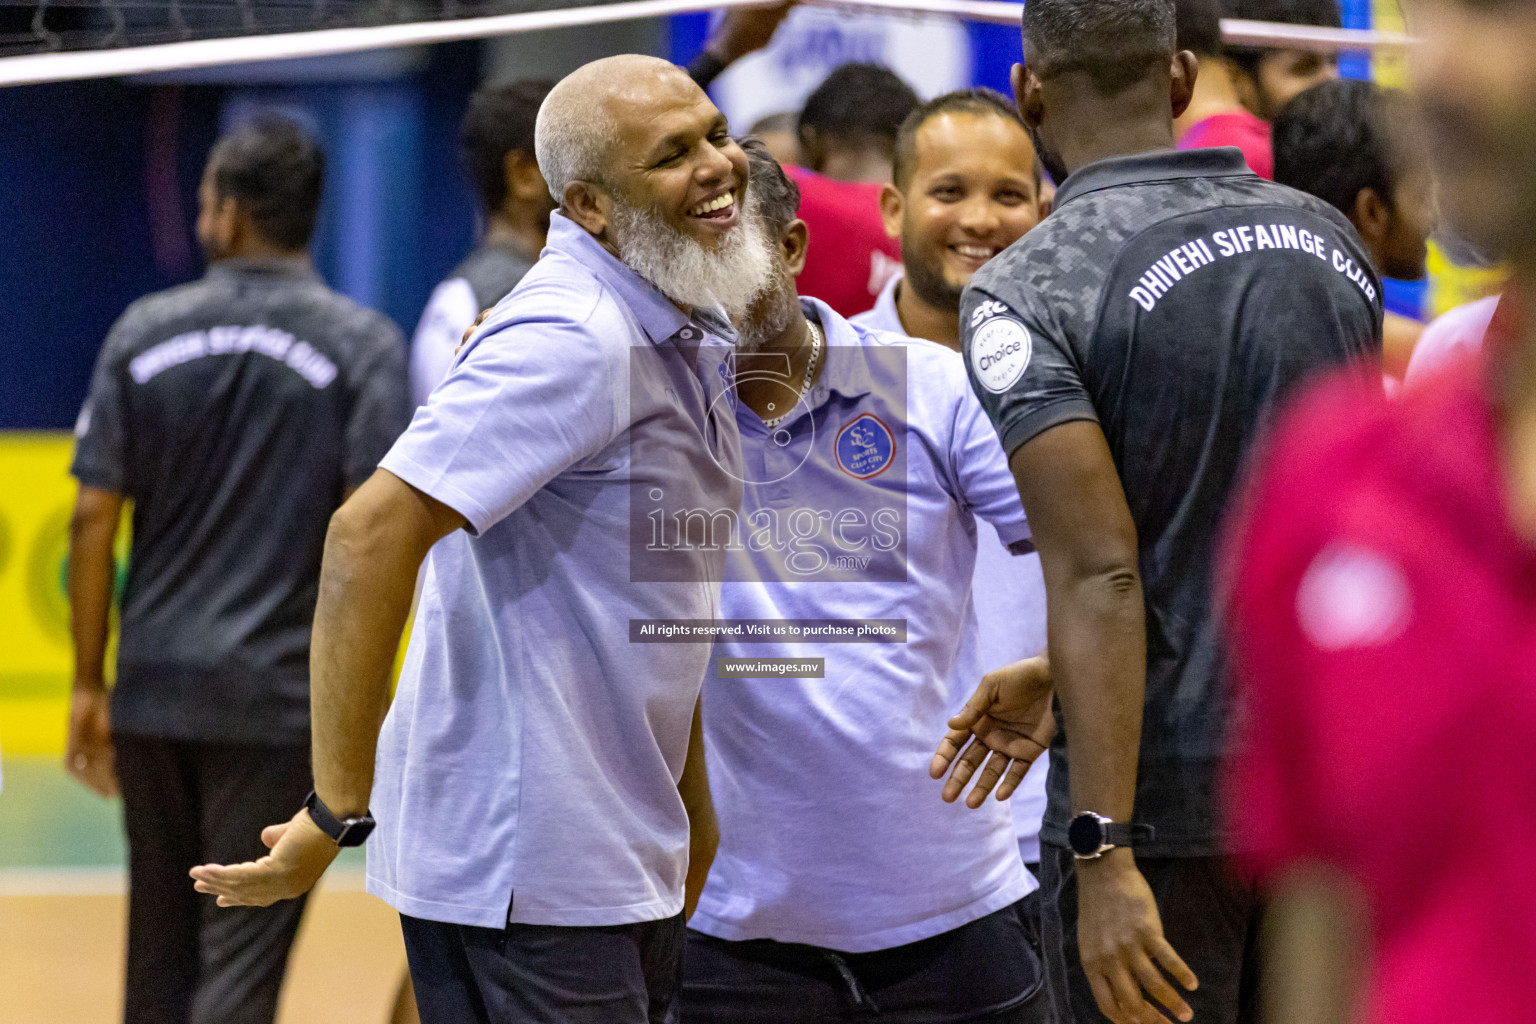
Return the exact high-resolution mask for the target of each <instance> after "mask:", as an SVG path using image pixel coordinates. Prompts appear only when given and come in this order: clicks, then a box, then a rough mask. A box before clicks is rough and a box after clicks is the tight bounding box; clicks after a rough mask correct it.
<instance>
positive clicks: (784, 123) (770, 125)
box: [747, 111, 802, 167]
mask: <svg viewBox="0 0 1536 1024" xmlns="http://www.w3.org/2000/svg"><path fill="white" fill-rule="evenodd" d="M799 123H800V115H799V114H796V113H794V112H793V111H783V112H781V113H777V114H769V115H767V116H766V117H760V118H758V119H757V120H756V121H755V122H753V124H752V127H751V128H748V129H747V134H748V135H750V136H752V137H754V138H757V139H761V140H762V143H763V146H764V148H766V149H767V150H768V155H769V156H771V157H773V159H774V161H775V162H776V163H778V164H779V166H780V167H794V166H797V165H798V164H800V163H801V159H802V158H801V156H800V136H799V134H798V132H797V127H798V125H799Z"/></svg>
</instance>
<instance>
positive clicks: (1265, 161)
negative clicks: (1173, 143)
mask: <svg viewBox="0 0 1536 1024" xmlns="http://www.w3.org/2000/svg"><path fill="white" fill-rule="evenodd" d="M1174 14H1175V17H1176V19H1177V24H1178V36H1179V42H1178V46H1179V49H1181V50H1188V51H1189V52H1190V53H1192V54H1194V55H1195V58H1196V59H1197V60H1199V62H1200V71H1199V74H1198V75H1197V76H1196V77H1195V90H1194V95H1193V97H1191V99H1190V101H1189V109H1187V110H1185V111H1184V113H1182V114H1180V115H1179V116H1178V117H1177V118H1175V119H1174V122H1173V131H1174V135H1175V136H1176V137H1177V138H1178V140H1179V148H1180V149H1208V148H1210V147H1212V146H1236V147H1237V148H1238V149H1240V150H1242V151H1243V159H1244V160H1245V161H1247V163H1248V169H1249V170H1251V171H1253V173H1254V174H1257V175H1258V176H1259V177H1261V178H1273V177H1274V176H1275V173H1274V168H1275V160H1274V155H1273V153H1272V152H1271V150H1270V143H1269V122H1267V121H1265V120H1264V119H1263V118H1260V117H1255V116H1254V115H1253V114H1252V113H1251V112H1250V111H1249V110H1248V108H1247V107H1245V106H1243V102H1242V100H1240V99H1239V98H1238V90H1237V74H1238V72H1237V71H1236V70H1235V69H1234V67H1233V65H1232V62H1231V61H1230V60H1229V59H1228V58H1227V56H1226V49H1225V48H1224V47H1223V46H1222V43H1221V2H1220V0H1175V3H1174Z"/></svg>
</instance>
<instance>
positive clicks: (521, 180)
mask: <svg viewBox="0 0 1536 1024" xmlns="http://www.w3.org/2000/svg"><path fill="white" fill-rule="evenodd" d="M553 86H554V83H553V82H549V81H532V80H529V81H520V82H512V83H510V84H508V85H496V86H489V87H487V88H484V89H481V90H480V91H479V92H477V93H475V94H474V95H473V96H472V97H470V100H469V109H468V110H466V111H465V113H464V121H463V123H462V124H461V125H460V128H459V148H460V153H461V156H462V159H463V162H464V171H465V174H466V175H467V176H468V178H469V181H470V184H471V185H473V186H474V189H475V196H476V198H478V199H479V200H480V207H481V211H482V212H483V214H484V215H485V234H484V236H483V237H482V238H481V240H480V244H479V245H478V246H477V247H476V248H475V250H474V252H471V253H470V254H469V255H468V256H466V257H465V258H464V261H463V262H462V263H460V264H459V265H458V266H457V267H455V268H454V269H453V272H452V273H451V274H449V275H448V277H447V279H446V280H444V281H443V282H442V283H441V284H439V285H438V286H437V288H436V289H435V290H434V291H433V292H432V297H431V298H430V299H428V300H427V308H426V309H425V310H423V311H422V314H421V320H420V322H419V323H418V324H417V326H416V334H415V336H414V337H413V338H412V339H411V395H412V397H413V398H414V399H415V400H416V404H417V405H423V404H425V403H426V400H427V396H428V395H430V394H431V393H432V389H433V388H435V387H437V384H438V381H440V380H442V379H443V377H444V376H445V375H446V374H447V373H448V367H449V366H450V365H451V364H452V363H453V354H454V352H456V351H457V350H458V347H459V346H460V345H461V344H463V342H464V332H465V331H466V330H467V329H468V328H469V326H470V324H472V323H474V322H475V318H476V317H478V316H479V315H480V313H481V312H482V311H483V310H487V309H490V308H491V307H492V306H494V305H496V303H498V302H500V301H501V300H502V297H503V296H505V295H506V294H507V293H508V292H510V291H511V290H512V289H513V288H514V287H516V285H517V282H519V281H521V280H522V279H523V275H524V274H526V273H528V271H529V269H531V268H532V267H533V264H534V261H535V260H537V259H538V258H539V253H540V252H541V251H542V250H543V248H544V238H545V236H546V235H547V234H548V233H549V215H550V214H551V213H553V212H554V209H555V204H554V201H553V200H552V199H551V198H550V196H549V187H548V186H547V185H545V184H544V176H543V175H541V174H540V173H539V163H538V160H537V158H536V157H535V156H534V153H533V122H534V119H535V118H536V117H537V116H538V113H539V104H540V103H543V102H544V97H545V96H547V95H548V94H549V90H550V89H551V88H552V87H553Z"/></svg>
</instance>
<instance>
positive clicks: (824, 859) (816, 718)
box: [690, 299, 1035, 952]
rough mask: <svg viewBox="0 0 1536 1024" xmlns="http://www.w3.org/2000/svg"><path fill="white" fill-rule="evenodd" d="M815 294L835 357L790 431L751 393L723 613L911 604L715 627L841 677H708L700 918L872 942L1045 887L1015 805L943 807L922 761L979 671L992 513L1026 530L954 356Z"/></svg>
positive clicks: (742, 649)
mask: <svg viewBox="0 0 1536 1024" xmlns="http://www.w3.org/2000/svg"><path fill="white" fill-rule="evenodd" d="M802 301H803V303H804V305H805V307H806V309H807V310H808V311H809V312H810V313H811V314H812V315H813V316H815V317H816V318H817V319H819V320H820V322H821V324H822V325H823V326H824V328H825V330H826V336H827V346H828V347H827V348H826V349H825V350H824V352H823V358H824V359H825V360H826V362H825V369H824V370H823V372H822V375H821V377H820V379H819V381H818V382H817V383H816V385H815V386H814V387H813V388H812V390H811V392H810V395H809V396H808V399H807V401H806V402H805V403H803V404H801V405H800V406H798V407H796V411H795V412H793V413H791V414H790V416H789V418H788V419H786V420H785V421H784V422H783V423H782V424H780V425H779V426H777V427H775V428H772V429H769V428H766V427H765V426H764V425H763V422H762V421H761V420H760V419H759V418H758V417H757V416H756V415H755V414H754V413H753V412H752V411H751V410H750V409H748V408H747V407H746V406H745V405H744V404H743V405H741V406H740V407H739V409H738V415H737V420H738V424H739V426H740V428H741V435H742V455H743V465H744V467H745V477H746V481H747V483H746V492H745V497H744V500H743V511H742V520H743V524H744V525H743V529H742V536H743V544H742V547H741V548H740V549H739V550H733V551H732V552H731V555H730V558H729V560H728V563H727V568H728V572H729V575H728V577H727V582H726V584H725V588H724V592H723V595H722V598H721V610H722V614H723V616H724V617H725V618H727V619H827V618H833V619H897V620H905V623H906V642H905V643H890V644H868V643H800V644H795V643H787V642H773V643H748V642H740V641H734V640H733V641H730V642H722V643H720V644H717V645H716V648H715V655H716V656H717V657H730V658H736V657H741V658H754V659H762V658H824V659H825V677H824V678H806V679H793V678H748V679H733V678H719V677H718V676H716V675H715V674H714V673H712V674H711V678H710V679H709V681H707V682H706V683H705V686H704V728H705V749H706V751H707V754H708V763H709V776H710V789H711V791H712V793H713V795H714V801H715V811H716V814H717V815H718V816H719V819H720V847H719V852H718V853H717V854H716V857H715V862H714V865H713V868H712V869H711V872H710V875H709V880H708V883H707V885H706V886H705V889H704V893H703V896H702V898H701V900H700V903H699V908H698V912H697V913H696V914H695V915H694V917H693V919H692V921H691V922H690V924H691V926H692V927H694V928H697V929H699V930H700V931H703V932H706V933H708V934H710V935H715V936H718V937H720V938H723V939H729V940H740V939H755V938H772V939H777V940H779V941H783V942H801V943H809V944H812V945H817V946H824V947H830V948H833V949H840V950H847V951H850V952H867V951H870V950H877V949H886V948H889V947H892V946H898V945H903V944H905V943H908V942H914V941H916V940H918V939H923V938H927V937H929V936H932V935H937V934H939V933H942V932H946V931H950V930H952V929H954V928H958V927H960V926H961V925H963V924H966V923H968V922H970V921H973V920H975V919H977V918H979V917H982V916H985V915H986V914H989V913H991V912H993V911H995V910H999V909H1001V908H1003V907H1005V906H1007V905H1009V904H1011V903H1013V902H1015V901H1017V900H1019V899H1021V898H1023V897H1024V896H1025V895H1027V894H1028V893H1029V892H1030V891H1031V890H1032V889H1033V888H1034V885H1035V883H1034V879H1033V878H1032V877H1030V875H1029V873H1028V872H1026V871H1025V870H1024V865H1023V863H1022V862H1021V861H1020V859H1019V854H1018V848H1017V846H1016V845H1015V842H1014V836H1013V823H1012V819H1011V816H1010V814H1009V811H1008V807H1007V806H1006V805H1005V804H1002V803H998V802H996V801H989V802H988V803H987V804H986V806H984V807H983V808H981V809H979V810H974V811H973V810H969V809H967V808H966V807H965V806H964V805H963V804H945V803H944V802H943V801H941V800H940V799H939V789H940V787H939V783H937V782H934V781H933V780H932V779H930V778H929V777H928V763H929V759H930V758H932V756H933V749H934V745H935V743H937V741H938V738H939V737H940V736H942V735H943V733H944V729H945V722H946V720H947V719H948V718H949V717H950V716H951V715H953V714H955V713H956V712H957V711H959V709H960V708H961V707H962V706H963V705H964V703H965V700H966V698H967V697H969V696H970V694H971V692H972V690H973V689H974V688H975V686H976V682H977V680H978V679H980V677H981V673H982V669H983V666H982V663H981V654H980V648H979V645H978V635H977V627H976V614H975V609H974V607H973V606H972V602H971V575H972V571H973V568H974V564H975V559H976V537H977V531H976V523H977V519H978V517H979V518H981V519H984V520H986V521H988V522H990V523H992V524H993V525H994V526H995V527H996V529H997V530H998V532H999V533H1000V534H1001V535H1002V536H1003V537H1005V538H1006V539H1007V540H1008V541H1009V542H1014V541H1021V540H1024V539H1027V538H1028V536H1029V527H1028V525H1027V524H1026V522H1025V520H1024V510H1023V509H1022V508H1021V507H1020V504H1019V498H1018V494H1017V493H1016V491H1015V488H1014V483H1013V478H1012V476H1011V475H1010V474H1009V471H1008V466H1007V464H1006V461H1005V459H1004V457H1003V452H1002V449H1001V447H999V445H998V443H997V435H996V433H995V432H994V431H993V430H992V428H991V425H990V424H989V423H988V422H987V419H986V416H985V415H984V414H983V412H982V410H981V407H980V405H979V404H978V403H977V402H976V400H975V399H974V398H973V397H972V396H971V392H970V384H969V382H968V381H967V379H966V375H965V367H964V365H963V363H962V361H961V359H960V357H959V356H958V355H957V354H956V353H954V352H951V351H949V350H948V349H945V348H943V347H942V346H940V345H937V344H934V343H932V342H927V341H918V340H916V339H912V338H907V337H902V336H898V335H892V334H885V333H878V332H870V331H866V330H863V329H861V328H857V327H855V326H853V325H851V324H849V323H848V322H847V321H846V320H844V319H843V318H842V317H840V316H838V315H837V314H836V313H834V312H833V311H832V310H831V308H830V307H828V306H826V305H825V304H824V303H821V302H819V301H816V300H814V299H805V300H802ZM749 366H750V363H748V362H745V361H744V362H743V363H742V364H741V367H740V371H741V373H742V375H743V376H745V375H746V374H747V373H748V372H749V369H748V368H749Z"/></svg>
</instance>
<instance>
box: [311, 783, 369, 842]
mask: <svg viewBox="0 0 1536 1024" xmlns="http://www.w3.org/2000/svg"><path fill="white" fill-rule="evenodd" d="M304 809H305V810H307V811H309V820H310V821H312V822H314V823H315V824H316V825H319V826H320V831H322V832H324V833H325V834H326V835H328V836H330V837H331V842H333V843H335V844H336V845H337V846H362V845H363V842H364V840H366V839H367V838H368V835H369V833H371V832H372V831H373V826H374V825H376V824H377V822H375V821H374V820H373V815H371V814H368V813H367V812H364V813H363V816H362V817H360V818H338V817H336V815H334V814H332V813H331V809H330V808H329V807H327V806H325V803H324V801H322V800H321V799H320V798H319V797H318V796H316V795H315V791H314V790H310V791H309V796H308V797H307V798H306V799H305V800H304Z"/></svg>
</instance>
